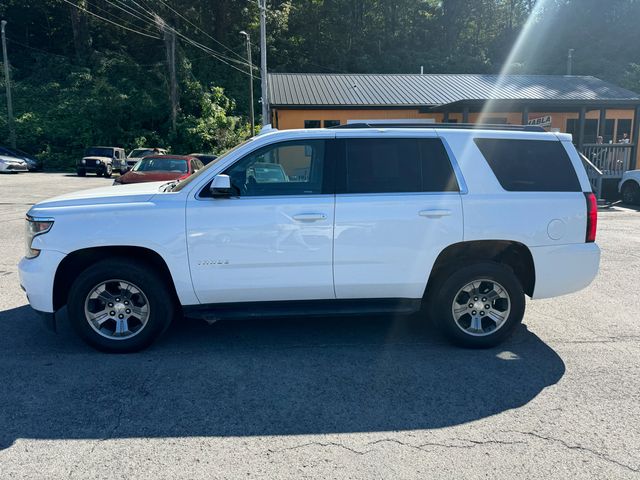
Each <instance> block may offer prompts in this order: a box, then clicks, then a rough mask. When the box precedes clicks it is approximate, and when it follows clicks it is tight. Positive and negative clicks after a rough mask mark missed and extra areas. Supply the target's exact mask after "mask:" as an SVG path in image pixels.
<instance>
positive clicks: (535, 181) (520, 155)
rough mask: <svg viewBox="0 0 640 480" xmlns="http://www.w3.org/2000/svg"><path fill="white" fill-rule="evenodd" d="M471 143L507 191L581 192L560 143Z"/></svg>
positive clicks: (482, 140)
mask: <svg viewBox="0 0 640 480" xmlns="http://www.w3.org/2000/svg"><path fill="white" fill-rule="evenodd" d="M474 142H475V143H476V145H477V146H478V148H479V149H480V152H482V155H483V156H484V158H485V160H486V161H487V163H488V164H489V167H491V170H493V173H494V175H495V176H496V178H497V179H498V182H500V185H501V186H502V188H504V189H505V190H507V191H510V192H579V191H581V188H580V182H579V180H578V176H577V175H576V172H575V170H574V168H573V164H572V163H571V159H570V158H569V155H568V154H567V151H566V150H565V149H564V146H563V145H562V143H561V142H559V141H548V140H514V139H502V138H500V139H498V138H476V139H474Z"/></svg>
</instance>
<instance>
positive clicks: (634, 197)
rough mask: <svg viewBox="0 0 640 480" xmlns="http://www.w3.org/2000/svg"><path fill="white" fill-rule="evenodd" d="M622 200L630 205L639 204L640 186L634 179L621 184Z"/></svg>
mask: <svg viewBox="0 0 640 480" xmlns="http://www.w3.org/2000/svg"><path fill="white" fill-rule="evenodd" d="M622 201H623V202H624V203H628V204H630V205H638V204H640V186H638V184H637V183H635V182H634V181H628V182H626V183H625V184H624V185H622Z"/></svg>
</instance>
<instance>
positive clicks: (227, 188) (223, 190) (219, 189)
mask: <svg viewBox="0 0 640 480" xmlns="http://www.w3.org/2000/svg"><path fill="white" fill-rule="evenodd" d="M209 190H210V191H211V195H212V196H214V197H228V196H230V195H231V179H230V178H229V175H225V174H223V173H221V174H220V175H216V176H215V177H214V178H213V182H211V187H210V188H209Z"/></svg>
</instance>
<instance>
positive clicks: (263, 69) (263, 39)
mask: <svg viewBox="0 0 640 480" xmlns="http://www.w3.org/2000/svg"><path fill="white" fill-rule="evenodd" d="M258 6H259V7H260V78H261V80H262V82H261V85H262V125H266V124H268V123H271V121H270V119H269V93H268V88H267V25H266V11H267V0H258Z"/></svg>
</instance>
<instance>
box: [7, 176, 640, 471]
mask: <svg viewBox="0 0 640 480" xmlns="http://www.w3.org/2000/svg"><path fill="white" fill-rule="evenodd" d="M110 183H111V180H107V179H102V178H95V177H87V178H77V177H75V176H66V175H59V174H21V175H12V176H7V175H5V176H0V214H1V215H2V219H3V221H2V228H1V229H0V244H1V245H2V246H3V248H2V255H1V256H0V366H1V369H0V385H1V386H2V387H1V388H0V404H1V405H2V408H0V478H2V479H6V478H60V477H65V478H77V479H90V478H149V479H157V478H171V479H173V478H201V477H202V478H290V479H302V478H339V479H360V478H361V479H375V478H392V479H404V478H407V479H408V478H420V479H424V478H430V477H438V478H454V477H455V478H465V479H474V478H491V479H496V478H505V479H513V478H533V477H535V478H640V367H639V360H638V359H639V358H640V316H639V315H638V310H639V309H640V295H639V294H638V279H639V278H640V275H639V274H640V212H638V211H637V210H635V209H628V208H622V207H616V208H613V209H611V210H608V211H602V212H601V214H600V225H599V232H598V243H599V244H600V246H601V248H602V250H603V256H602V265H601V272H600V274H599V276H598V278H597V279H596V281H595V282H594V283H593V284H592V285H591V286H590V287H589V288H588V289H586V290H584V291H582V292H579V293H576V294H573V295H569V296H565V297H561V298H557V299H551V300H540V301H536V302H529V303H528V305H527V313H526V316H525V320H524V325H523V326H522V328H521V329H520V330H519V331H518V332H517V333H516V334H515V335H514V337H513V338H512V339H511V340H510V341H509V342H508V343H506V344H504V345H503V346H501V347H500V348H496V349H493V350H486V351H468V350H460V349H455V348H452V347H450V346H449V345H448V344H446V343H445V342H444V341H443V340H442V339H441V338H440V337H439V336H438V335H437V334H436V333H435V332H434V331H433V330H432V329H430V328H429V327H427V328H425V327H424V326H422V325H421V323H420V322H419V321H418V319H415V318H393V317H375V318H366V319H351V318H350V319H345V318H327V319H314V320H309V319H300V320H286V321H285V320H280V321H277V320H276V321H262V322H259V321H255V322H254V321H246V322H235V323H234V322H219V323H217V324H215V325H213V326H207V325H205V324H203V323H200V322H197V321H190V322H183V323H181V324H177V325H174V326H173V327H172V328H171V329H170V330H169V331H168V332H167V334H166V335H165V336H164V337H163V338H162V339H161V340H160V341H159V342H157V343H156V344H155V345H154V346H153V347H152V348H150V349H149V350H147V351H145V352H142V353H139V354H131V355H120V356H117V355H105V354H100V353H97V352H95V351H93V350H91V349H90V348H89V347H86V346H85V345H84V344H83V343H82V342H81V341H80V340H78V339H77V338H76V337H75V336H74V335H73V333H72V332H71V331H70V330H69V327H68V326H67V325H66V322H63V324H62V325H61V331H60V332H59V333H58V334H57V335H55V334H52V333H49V332H47V331H46V330H44V328H43V327H42V326H41V324H40V322H39V319H38V318H37V316H36V315H34V314H33V313H32V312H31V310H30V308H29V307H28V306H27V305H26V301H25V296H24V294H23V293H22V291H21V290H20V287H19V284H18V275H17V269H16V264H17V262H18V260H19V259H20V257H21V256H22V254H23V250H24V246H23V229H24V225H23V218H24V214H25V212H26V211H27V210H28V208H29V206H30V205H31V204H33V203H35V202H37V201H39V200H41V199H44V198H47V197H50V196H52V195H55V194H59V193H63V192H67V191H72V190H77V189H80V188H85V187H86V188H88V187H93V186H100V185H108V184H110Z"/></svg>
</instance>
